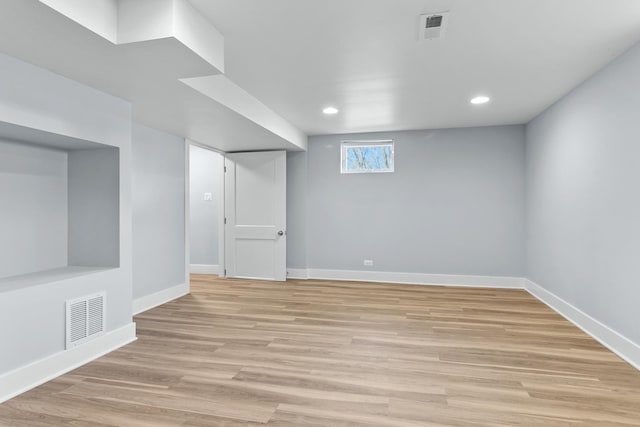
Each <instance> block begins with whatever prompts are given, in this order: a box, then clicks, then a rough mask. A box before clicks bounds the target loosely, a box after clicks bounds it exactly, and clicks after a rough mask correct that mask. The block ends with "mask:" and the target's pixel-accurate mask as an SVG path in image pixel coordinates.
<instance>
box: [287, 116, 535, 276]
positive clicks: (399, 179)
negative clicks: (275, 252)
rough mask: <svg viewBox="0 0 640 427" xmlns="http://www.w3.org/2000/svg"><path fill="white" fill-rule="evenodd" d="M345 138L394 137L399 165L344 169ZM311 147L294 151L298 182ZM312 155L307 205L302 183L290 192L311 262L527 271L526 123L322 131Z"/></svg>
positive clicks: (292, 177) (291, 242) (293, 256)
mask: <svg viewBox="0 0 640 427" xmlns="http://www.w3.org/2000/svg"><path fill="white" fill-rule="evenodd" d="M343 139H350V140H353V139H392V140H394V142H395V167H396V172H394V173H389V174H352V175H342V174H340V141H341V140H343ZM303 155H304V154H298V153H295V154H289V165H290V166H294V167H293V168H292V170H289V171H288V174H287V175H288V176H287V178H288V180H289V188H292V187H293V188H294V189H295V187H296V186H297V185H299V183H300V182H303V180H304V179H305V177H304V171H305V168H304V166H303V165H302V163H304V161H303V160H301V159H299V158H298V157H299V156H303ZM306 156H307V163H308V164H307V168H308V169H307V180H308V182H307V193H308V195H307V203H306V209H305V207H304V206H303V205H304V204H305V200H304V198H303V197H302V196H301V194H302V193H303V191H301V190H300V189H298V190H297V191H296V194H292V195H290V196H289V197H288V198H287V201H288V203H289V206H288V215H289V218H288V227H289V230H288V231H289V234H288V252H289V256H288V259H289V260H292V262H295V263H296V264H301V263H303V260H302V259H301V258H300V257H299V254H301V253H304V252H305V248H304V242H305V241H306V242H307V245H306V257H307V262H306V264H307V267H309V268H318V269H336V270H367V269H370V270H374V271H390V272H412V273H431V274H462V275H490V276H521V275H522V274H523V272H524V161H525V160H524V127H523V126H506V127H488V128H471V129H452V130H434V131H406V132H388V133H376V134H357V135H342V136H341V135H330V136H316V137H311V138H310V140H309V151H308V153H307V154H306ZM305 210H306V221H305V223H306V233H304V234H306V235H304V234H302V233H300V228H301V226H300V221H301V220H300V216H301V215H304V212H305ZM364 259H370V260H373V261H374V266H373V267H364V266H363V260H364ZM290 267H291V266H290ZM295 267H298V265H295Z"/></svg>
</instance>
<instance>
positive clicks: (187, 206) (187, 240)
mask: <svg viewBox="0 0 640 427" xmlns="http://www.w3.org/2000/svg"><path fill="white" fill-rule="evenodd" d="M191 145H192V143H191V141H189V140H188V139H185V140H184V283H186V284H187V285H188V286H189V291H190V290H191V289H190V287H191V278H190V276H189V275H190V271H189V263H190V262H191Z"/></svg>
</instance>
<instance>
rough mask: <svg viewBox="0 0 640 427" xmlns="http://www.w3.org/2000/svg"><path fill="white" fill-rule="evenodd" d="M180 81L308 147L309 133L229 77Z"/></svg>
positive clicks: (303, 147)
mask: <svg viewBox="0 0 640 427" xmlns="http://www.w3.org/2000/svg"><path fill="white" fill-rule="evenodd" d="M181 81H182V82H183V83H184V84H186V85H187V86H189V87H192V88H193V89H195V90H197V91H198V92H200V93H202V94H204V95H206V96H208V97H209V98H211V99H213V100H215V101H217V102H219V103H220V104H222V105H224V106H226V107H227V108H229V109H231V110H233V111H235V112H236V113H238V114H240V115H242V116H244V117H246V118H248V119H249V120H251V121H252V122H254V123H257V124H258V125H260V126H262V127H263V128H265V129H267V130H269V131H270V132H272V133H274V134H276V135H278V136H280V137H281V138H283V139H286V140H287V141H290V142H292V143H294V144H296V145H297V146H298V147H300V148H302V149H306V148H307V136H306V135H305V134H304V133H303V132H301V131H300V130H299V129H297V128H296V127H295V126H293V125H292V124H291V123H289V122H288V121H286V120H284V119H283V118H282V117H280V116H279V115H277V114H276V113H274V112H273V111H272V110H271V109H269V108H268V107H267V106H266V105H264V104H263V103H261V102H260V101H258V100H257V99H256V98H255V97H253V96H251V95H250V94H249V93H248V92H247V91H245V90H244V89H242V88H241V87H240V86H238V85H237V84H235V83H233V82H232V81H231V80H229V78H228V77H226V76H224V75H221V74H220V75H216V76H206V77H193V78H188V79H181Z"/></svg>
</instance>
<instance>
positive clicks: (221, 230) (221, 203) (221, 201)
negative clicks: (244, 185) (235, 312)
mask: <svg viewBox="0 0 640 427" xmlns="http://www.w3.org/2000/svg"><path fill="white" fill-rule="evenodd" d="M218 154H219V156H218V171H219V176H218V178H219V180H218V263H219V264H220V265H219V266H218V276H220V277H225V276H226V275H225V268H226V267H225V262H226V261H225V260H226V253H225V244H226V241H225V232H226V231H225V227H226V224H225V216H226V213H225V208H224V207H225V203H226V197H225V193H224V192H225V191H226V190H225V188H226V187H225V179H226V177H227V174H226V172H225V169H224V168H225V167H226V163H225V155H224V154H223V153H218Z"/></svg>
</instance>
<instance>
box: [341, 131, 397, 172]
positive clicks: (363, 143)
mask: <svg viewBox="0 0 640 427" xmlns="http://www.w3.org/2000/svg"><path fill="white" fill-rule="evenodd" d="M375 146H389V147H391V167H390V168H388V169H347V148H352V147H375ZM395 165H396V161H395V144H394V143H393V140H391V139H376V140H344V141H342V142H341V143H340V173H341V174H352V173H393V172H394V170H395Z"/></svg>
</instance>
